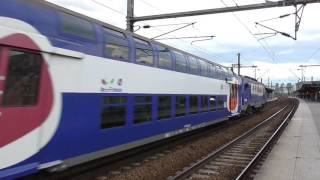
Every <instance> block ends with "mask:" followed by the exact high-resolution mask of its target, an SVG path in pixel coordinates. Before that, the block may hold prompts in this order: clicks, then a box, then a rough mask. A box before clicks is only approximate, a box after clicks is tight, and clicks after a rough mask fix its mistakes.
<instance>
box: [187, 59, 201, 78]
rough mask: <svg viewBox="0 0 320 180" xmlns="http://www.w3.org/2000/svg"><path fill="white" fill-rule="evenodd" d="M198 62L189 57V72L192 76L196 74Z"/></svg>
mask: <svg viewBox="0 0 320 180" xmlns="http://www.w3.org/2000/svg"><path fill="white" fill-rule="evenodd" d="M197 61H198V60H197V59H196V58H194V57H192V56H189V72H190V73H192V74H198V72H199V71H198V62H197Z"/></svg>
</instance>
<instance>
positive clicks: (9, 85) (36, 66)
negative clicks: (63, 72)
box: [0, 47, 46, 161]
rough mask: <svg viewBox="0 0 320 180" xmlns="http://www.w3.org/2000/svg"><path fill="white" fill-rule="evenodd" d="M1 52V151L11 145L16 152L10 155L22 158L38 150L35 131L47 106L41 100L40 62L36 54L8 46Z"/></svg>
mask: <svg viewBox="0 0 320 180" xmlns="http://www.w3.org/2000/svg"><path fill="white" fill-rule="evenodd" d="M0 51H1V52H0V149H1V148H2V147H5V146H6V145H9V144H10V147H11V150H13V151H16V152H12V153H14V154H15V155H19V156H20V155H21V156H22V154H23V153H30V152H35V151H37V150H38V143H39V138H40V137H39V136H40V131H39V130H38V129H37V128H38V127H39V126H40V125H41V123H42V121H43V108H44V106H45V103H46V102H45V101H43V100H41V98H42V99H43V97H44V92H43V91H44V90H45V89H43V87H42V86H41V84H43V82H41V81H42V78H41V77H42V69H43V59H42V57H41V55H40V53H39V52H36V51H29V50H23V49H14V48H8V47H0ZM12 147H15V148H12ZM0 155H1V156H2V155H3V154H0ZM12 155H13V154H12ZM2 158H3V157H2ZM7 158H9V159H10V158H12V159H14V157H7ZM1 161H3V160H1Z"/></svg>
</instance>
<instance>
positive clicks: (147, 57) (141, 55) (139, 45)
mask: <svg viewBox="0 0 320 180" xmlns="http://www.w3.org/2000/svg"><path fill="white" fill-rule="evenodd" d="M134 41H135V45H136V62H137V63H139V64H144V65H149V66H151V65H153V53H152V48H151V46H150V44H149V43H148V42H146V41H143V40H141V39H137V38H134Z"/></svg>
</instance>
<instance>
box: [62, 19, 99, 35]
mask: <svg viewBox="0 0 320 180" xmlns="http://www.w3.org/2000/svg"><path fill="white" fill-rule="evenodd" d="M59 15H60V19H61V30H62V31H63V32H64V33H67V34H71V35H75V36H79V37H81V38H84V39H89V40H95V39H96V32H95V30H94V28H93V26H92V24H91V23H90V22H88V21H86V20H83V19H81V18H78V17H75V16H72V15H69V14H65V13H59Z"/></svg>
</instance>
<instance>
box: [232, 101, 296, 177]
mask: <svg viewBox="0 0 320 180" xmlns="http://www.w3.org/2000/svg"><path fill="white" fill-rule="evenodd" d="M296 107H297V105H296V104H295V105H294V106H293V107H292V109H291V111H290V112H289V113H288V115H287V116H286V118H285V119H284V120H283V122H282V123H281V125H280V126H279V127H278V128H277V130H276V131H275V132H274V133H273V134H272V136H271V137H270V138H269V140H268V141H267V142H266V143H265V144H264V146H263V147H262V148H261V149H260V151H259V152H258V153H257V154H256V155H255V157H254V158H253V159H252V160H251V162H250V163H249V164H248V165H247V166H246V167H245V168H244V169H243V170H242V172H241V173H240V174H239V175H238V177H237V178H236V180H241V179H247V177H248V175H250V170H252V169H253V168H254V166H255V164H256V163H257V162H258V161H259V160H260V158H261V157H262V156H263V154H264V153H265V152H266V151H267V150H268V148H269V147H270V146H272V143H273V142H274V141H275V140H276V139H277V137H279V135H280V134H281V131H282V130H283V129H284V127H285V125H286V124H287V122H288V121H289V119H290V118H291V117H292V115H293V114H294V112H295V110H296Z"/></svg>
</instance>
